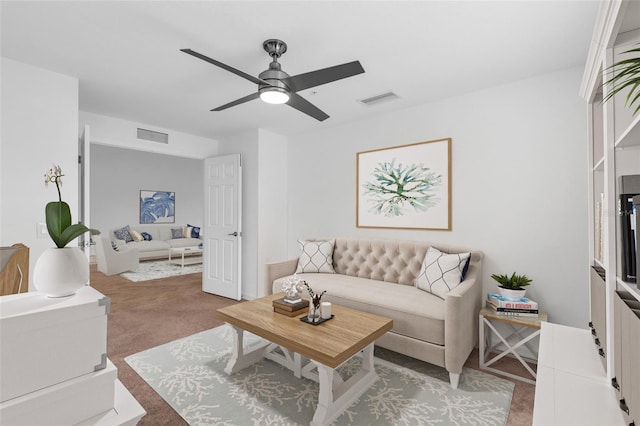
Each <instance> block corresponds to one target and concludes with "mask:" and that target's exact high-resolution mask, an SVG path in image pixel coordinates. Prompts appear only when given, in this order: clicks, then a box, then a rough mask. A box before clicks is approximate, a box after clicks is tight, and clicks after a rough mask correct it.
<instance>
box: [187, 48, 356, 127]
mask: <svg viewBox="0 0 640 426" xmlns="http://www.w3.org/2000/svg"><path fill="white" fill-rule="evenodd" d="M262 47H263V48H264V50H265V51H266V52H267V53H268V54H269V56H271V58H272V59H273V60H272V62H271V63H270V64H269V69H268V70H265V71H262V72H261V73H260V74H259V75H258V77H254V76H252V75H249V74H247V73H245V72H242V71H240V70H238V69H236V68H233V67H231V66H229V65H226V64H223V63H222V62H219V61H216V60H215V59H212V58H209V57H208V56H205V55H203V54H201V53H198V52H194V51H193V50H191V49H180V50H181V51H182V52H184V53H187V54H189V55H191V56H195V57H196V58H199V59H202V60H203V61H206V62H209V63H211V64H213V65H215V66H218V67H220V68H222V69H225V70H227V71H230V72H232V73H234V74H236V75H239V76H240V77H242V78H245V79H247V80H249V81H251V82H252V83H256V84H257V85H258V91H257V92H255V93H252V94H250V95H247V96H245V97H243V98H240V99H236V100H235V101H233V102H229V103H227V104H224V105H222V106H219V107H218V108H214V109H212V110H211V111H222V110H224V109H227V108H231V107H233V106H236V105H240V104H243V103H245V102H249V101H252V100H254V99H257V98H260V99H262V100H263V101H265V102H267V103H271V104H284V103H286V104H287V105H289V106H291V107H293V108H295V109H297V110H298V111H301V112H303V113H305V114H307V115H309V116H311V117H313V118H315V119H316V120H319V121H324V120H326V119H327V118H329V116H328V115H327V114H326V113H325V112H323V111H322V110H320V109H319V108H318V107H316V106H315V105H313V104H312V103H310V102H309V101H307V100H306V99H304V98H303V97H302V96H300V95H298V94H297V93H296V92H299V91H301V90H305V89H309V88H312V87H316V86H320V85H321V84H326V83H331V82H332V81H336V80H341V79H343V78H347V77H352V76H354V75H358V74H361V73H363V72H364V69H363V68H362V65H360V62H359V61H353V62H348V63H346V64H342V65H336V66H333V67H329V68H323V69H320V70H316V71H311V72H308V73H304V74H298V75H294V76H290V75H289V74H287V73H286V72H284V71H282V68H281V67H280V63H279V62H278V58H279V57H280V56H282V54H284V53H285V52H286V51H287V44H286V43H285V42H284V41H282V40H278V39H269V40H265V42H264V43H262Z"/></svg>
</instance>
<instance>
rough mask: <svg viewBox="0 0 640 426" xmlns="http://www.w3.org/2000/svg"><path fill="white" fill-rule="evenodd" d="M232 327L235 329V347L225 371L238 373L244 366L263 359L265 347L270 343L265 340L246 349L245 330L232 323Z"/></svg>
mask: <svg viewBox="0 0 640 426" xmlns="http://www.w3.org/2000/svg"><path fill="white" fill-rule="evenodd" d="M231 329H232V330H233V348H232V352H231V358H230V359H229V362H227V366H226V367H225V369H224V372H225V373H227V374H233V373H236V372H238V371H240V370H242V369H243V368H246V367H248V366H250V365H252V364H255V363H256V362H258V361H261V360H262V358H263V357H264V349H265V348H266V347H267V346H268V345H269V342H266V341H265V342H262V343H260V344H258V345H256V346H253V347H252V348H248V349H247V350H246V351H245V349H244V347H243V342H242V341H243V337H244V330H243V329H241V328H238V327H236V326H235V325H231Z"/></svg>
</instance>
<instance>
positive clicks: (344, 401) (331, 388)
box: [311, 343, 378, 426]
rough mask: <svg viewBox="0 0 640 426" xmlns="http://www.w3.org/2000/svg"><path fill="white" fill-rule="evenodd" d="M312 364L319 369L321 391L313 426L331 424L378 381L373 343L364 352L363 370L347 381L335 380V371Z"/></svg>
mask: <svg viewBox="0 0 640 426" xmlns="http://www.w3.org/2000/svg"><path fill="white" fill-rule="evenodd" d="M312 362H313V363H314V364H315V365H316V367H317V369H318V379H319V380H318V381H319V382H320V391H319V395H318V407H317V408H316V412H315V414H314V415H313V420H312V421H311V426H325V425H329V424H331V422H333V421H334V420H335V419H337V418H338V417H339V416H340V414H342V413H343V412H344V410H346V409H347V408H348V407H350V406H351V404H353V403H354V402H355V400H356V399H358V398H359V397H360V396H361V395H362V394H363V393H365V392H366V391H367V389H369V388H370V387H371V385H373V383H374V382H375V381H376V380H378V375H377V374H376V371H375V369H374V366H373V343H371V344H370V345H368V346H367V347H365V348H364V350H363V357H362V368H361V369H360V371H359V372H357V373H356V374H354V375H353V376H352V377H350V378H349V379H348V380H347V381H345V382H342V381H341V380H335V374H336V373H335V370H334V369H333V368H331V367H328V366H326V365H324V364H322V363H319V362H317V361H313V360H312Z"/></svg>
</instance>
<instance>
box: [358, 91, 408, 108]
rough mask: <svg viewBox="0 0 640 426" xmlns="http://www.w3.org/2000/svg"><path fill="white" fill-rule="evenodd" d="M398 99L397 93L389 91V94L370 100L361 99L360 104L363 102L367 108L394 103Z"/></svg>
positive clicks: (385, 93) (376, 96) (372, 97)
mask: <svg viewBox="0 0 640 426" xmlns="http://www.w3.org/2000/svg"><path fill="white" fill-rule="evenodd" d="M398 98H399V97H398V95H396V94H395V93H393V92H391V91H389V92H384V93H381V94H379V95H375V96H371V97H370V98H366V99H360V101H359V102H362V103H363V104H365V105H367V106H373V105H377V104H380V103H382V102H389V101H393V100H396V99H398Z"/></svg>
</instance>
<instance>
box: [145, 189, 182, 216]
mask: <svg viewBox="0 0 640 426" xmlns="http://www.w3.org/2000/svg"><path fill="white" fill-rule="evenodd" d="M175 221H176V193H175V192H168V191H145V190H140V223H175Z"/></svg>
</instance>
